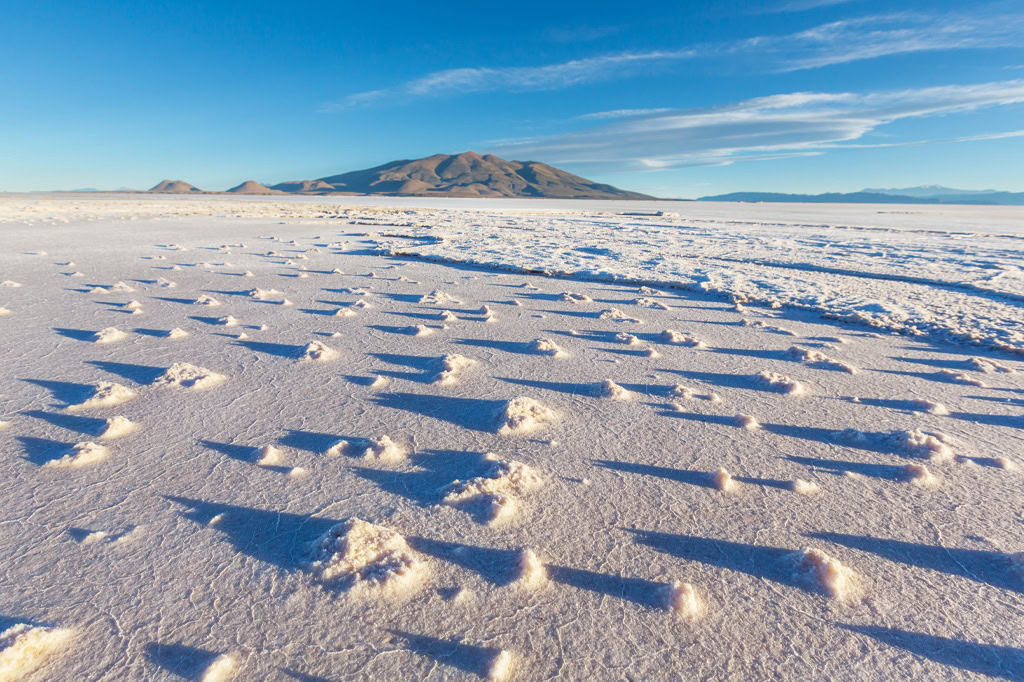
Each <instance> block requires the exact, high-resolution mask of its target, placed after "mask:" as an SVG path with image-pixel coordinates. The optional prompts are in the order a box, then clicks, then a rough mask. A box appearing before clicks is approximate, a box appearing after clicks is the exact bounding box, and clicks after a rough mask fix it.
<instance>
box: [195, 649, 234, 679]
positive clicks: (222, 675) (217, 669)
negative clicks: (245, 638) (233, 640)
mask: <svg viewBox="0 0 1024 682" xmlns="http://www.w3.org/2000/svg"><path fill="white" fill-rule="evenodd" d="M236 672H238V660H237V659H236V658H235V656H234V654H221V655H220V656H218V657H217V658H215V659H213V662H212V663H210V665H208V666H206V670H204V671H203V676H202V677H200V678H199V682H226V681H227V680H230V679H231V678H232V677H234V676H235V673H236Z"/></svg>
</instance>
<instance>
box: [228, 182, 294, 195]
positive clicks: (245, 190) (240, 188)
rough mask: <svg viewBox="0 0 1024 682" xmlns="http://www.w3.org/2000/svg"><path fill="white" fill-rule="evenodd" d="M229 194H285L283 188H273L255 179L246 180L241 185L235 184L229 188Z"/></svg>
mask: <svg viewBox="0 0 1024 682" xmlns="http://www.w3.org/2000/svg"><path fill="white" fill-rule="evenodd" d="M228 193H229V194H284V192H282V191H281V190H278V189H271V188H269V187H267V186H266V185H261V184H260V183H258V182H256V181H255V180H246V181H245V182H243V183H242V184H241V185H235V186H234V187H232V188H231V189H229V190H228Z"/></svg>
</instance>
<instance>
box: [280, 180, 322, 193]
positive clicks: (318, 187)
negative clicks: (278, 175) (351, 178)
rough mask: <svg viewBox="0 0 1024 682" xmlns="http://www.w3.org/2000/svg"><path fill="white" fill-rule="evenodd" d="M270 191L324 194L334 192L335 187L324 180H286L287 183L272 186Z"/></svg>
mask: <svg viewBox="0 0 1024 682" xmlns="http://www.w3.org/2000/svg"><path fill="white" fill-rule="evenodd" d="M270 189H276V190H280V191H282V192H293V193H296V194H323V193H326V192H333V191H334V187H332V186H331V185H328V184H327V183H326V182H324V181H323V180H286V181H285V182H279V183H277V184H276V185H271V186H270Z"/></svg>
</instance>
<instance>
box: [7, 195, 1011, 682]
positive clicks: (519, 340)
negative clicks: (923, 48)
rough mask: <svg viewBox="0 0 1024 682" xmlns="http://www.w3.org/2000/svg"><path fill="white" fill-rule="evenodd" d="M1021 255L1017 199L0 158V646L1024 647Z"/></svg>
mask: <svg viewBox="0 0 1024 682" xmlns="http://www.w3.org/2000/svg"><path fill="white" fill-rule="evenodd" d="M654 211H662V212H666V213H671V214H672V215H652V213H653V212H654ZM624 213H642V214H643V215H623V214H624ZM1022 267H1024V210H1021V209H1019V208H989V207H963V206H958V207H936V206H910V207H894V206H837V205H799V206H795V205H767V204H766V205H748V204H701V203H676V202H660V203H659V202H650V203H645V202H624V203H613V202H547V201H500V200H499V201H492V200H488V201H457V200H409V199H406V200H398V199H367V198H355V197H353V198H344V199H335V200H331V201H326V200H322V199H309V198H301V199H287V200H282V199H280V198H278V197H269V198H245V199H243V198H234V197H153V196H145V195H135V196H131V195H126V196H109V195H65V196H55V195H18V196H7V197H4V198H0V283H2V286H0V309H2V310H0V312H3V311H7V314H3V315H0V357H2V360H3V362H2V364H0V422H3V423H2V424H0V481H3V483H4V485H3V487H2V489H0V509H2V510H3V514H2V516H0V576H2V580H0V584H2V585H3V589H2V590H0V680H5V679H20V678H21V676H23V675H27V677H26V678H25V679H32V680H44V679H45V680H49V679H54V680H56V679H83V680H84V679H89V680H92V679H110V680H114V679H181V678H186V679H207V680H215V679H229V678H231V677H234V678H235V679H254V680H255V679H282V680H296V679H297V680H320V679H326V680H340V679H370V678H373V679H451V678H466V679H480V678H488V677H490V678H491V679H520V680H542V679H565V680H571V679H602V680H604V679H680V678H687V679H688V678H691V677H692V678H701V679H706V678H710V679H768V678H783V679H825V678H830V679H865V680H867V679H879V678H882V677H885V678H897V677H899V678H907V677H914V678H917V679H963V678H970V677H977V676H981V675H989V676H994V677H997V678H1004V679H1024V633H1022V632H1021V628H1020V627H1019V624H1020V622H1021V618H1022V614H1024V555H1022V554H1018V552H1021V551H1024V515H1022V512H1021V509H1022V504H1021V502H1022V500H1024V492H1022V486H1021V483H1022V476H1024V473H1022V471H1021V469H1020V467H1021V466H1024V359H1022V358H1021V356H1020V353H1021V352H1022V351H1024V272H1022ZM133 302H134V303H133ZM445 311H448V314H447V315H446V314H445ZM111 328H113V329H114V330H117V331H119V332H122V333H120V334H119V333H117V331H111ZM175 329H178V330H182V331H183V332H186V333H187V334H180V333H175V334H169V332H171V330H175ZM897 332H898V333H897ZM517 398H524V399H525V400H516V399H517ZM89 400H92V402H88V401H89ZM116 417H121V418H122V419H115V418H116ZM487 453H493V455H490V456H488V454H487ZM356 519H358V520H356ZM805 549H806V550H808V551H803V550H805ZM24 626H27V627H24ZM46 628H49V629H46ZM33 671H34V672H33Z"/></svg>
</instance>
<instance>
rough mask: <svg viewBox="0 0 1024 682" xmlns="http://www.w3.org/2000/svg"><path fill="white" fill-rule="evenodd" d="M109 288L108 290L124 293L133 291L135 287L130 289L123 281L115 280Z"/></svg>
mask: <svg viewBox="0 0 1024 682" xmlns="http://www.w3.org/2000/svg"><path fill="white" fill-rule="evenodd" d="M109 288H110V291H117V292H120V293H125V294H127V293H131V292H133V291H135V289H132V288H131V287H130V286H128V285H127V284H125V283H124V282H115V283H114V284H113V285H111V286H110V287H109Z"/></svg>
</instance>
